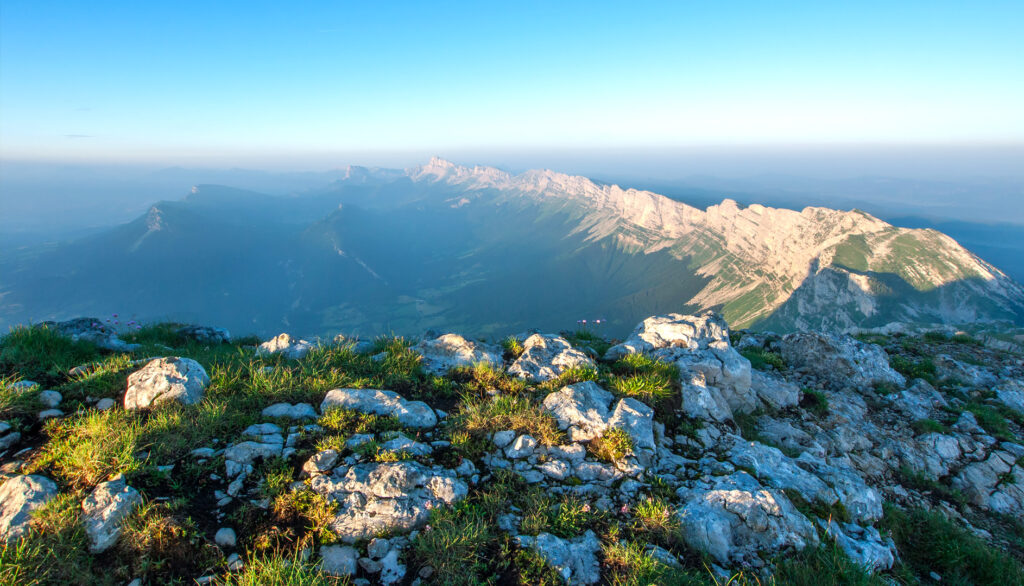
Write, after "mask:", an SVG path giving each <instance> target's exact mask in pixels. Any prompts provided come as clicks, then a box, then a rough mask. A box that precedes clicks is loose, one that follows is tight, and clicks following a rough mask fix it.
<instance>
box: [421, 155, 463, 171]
mask: <svg viewBox="0 0 1024 586" xmlns="http://www.w3.org/2000/svg"><path fill="white" fill-rule="evenodd" d="M457 166H458V165H456V164H455V163H453V162H451V161H449V160H448V159H442V158H441V157H438V156H437V155H435V156H433V157H430V162H429V163H427V164H426V165H424V167H428V168H435V169H454V168H455V167H457Z"/></svg>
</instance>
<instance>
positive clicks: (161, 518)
mask: <svg viewBox="0 0 1024 586" xmlns="http://www.w3.org/2000/svg"><path fill="white" fill-rule="evenodd" d="M83 497H84V494H83V493H65V494H61V495H59V496H57V497H56V498H54V499H53V500H51V501H50V502H49V503H47V504H46V506H44V507H43V508H42V509H40V510H39V511H37V512H36V514H35V515H34V519H33V522H32V530H31V531H30V533H29V534H28V535H27V536H26V537H24V538H23V539H21V540H20V541H19V542H17V543H8V544H6V545H3V546H0V583H3V584H19V585H21V584H25V585H35V584H110V585H114V584H124V583H126V582H128V581H129V580H131V579H133V578H142V579H143V581H144V582H147V583H156V584H189V583H192V582H193V580H192V578H193V577H195V576H198V575H199V574H200V573H201V572H203V571H204V570H205V569H206V568H207V567H210V566H213V565H215V564H216V563H217V562H218V560H219V559H220V553H219V552H218V550H217V549H216V548H215V547H213V546H212V545H211V544H209V543H207V542H206V541H205V540H204V539H203V537H202V536H201V535H200V534H199V532H198V531H197V529H196V526H195V524H194V523H193V522H192V521H191V519H189V518H188V517H187V516H186V515H184V513H183V511H182V503H180V502H172V503H169V504H166V505H163V504H153V503H146V504H143V505H142V506H141V507H139V508H138V509H136V511H135V512H134V513H133V514H132V515H131V516H129V517H128V518H127V519H126V520H125V523H124V527H123V530H122V531H123V532H122V534H121V537H120V539H119V540H118V542H117V544H116V545H115V546H114V547H113V548H112V549H110V550H108V552H106V553H105V554H103V557H102V558H97V557H94V556H91V555H89V554H88V538H87V537H86V535H85V531H84V529H83V528H82V520H81V500H82V498H83Z"/></svg>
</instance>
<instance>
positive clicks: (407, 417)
mask: <svg viewBox="0 0 1024 586" xmlns="http://www.w3.org/2000/svg"><path fill="white" fill-rule="evenodd" d="M331 407H341V408H344V409H352V410H354V411H359V412H360V413H372V414H374V415H383V416H385V417H395V418H397V419H398V422H399V423H401V424H402V425H405V426H407V427H415V428H420V429H425V428H431V427H434V426H435V425H437V414H435V413H434V410H433V409H431V408H430V407H429V406H428V405H427V404H426V403H424V402H423V401H407V400H406V399H405V398H404V397H402V396H401V395H399V394H398V393H396V392H394V391H384V390H379V389H334V390H332V391H329V392H328V393H327V396H326V397H324V400H323V402H322V403H320V411H321V412H324V411H326V410H328V409H330V408H331Z"/></svg>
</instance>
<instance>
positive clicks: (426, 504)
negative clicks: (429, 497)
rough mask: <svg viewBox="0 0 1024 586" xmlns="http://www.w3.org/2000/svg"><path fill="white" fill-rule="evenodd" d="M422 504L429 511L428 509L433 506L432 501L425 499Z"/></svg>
mask: <svg viewBox="0 0 1024 586" xmlns="http://www.w3.org/2000/svg"><path fill="white" fill-rule="evenodd" d="M423 506H424V507H426V509H427V510H428V511H429V510H430V509H433V508H434V503H432V502H430V501H427V502H426V503H425V504H424V505H423Z"/></svg>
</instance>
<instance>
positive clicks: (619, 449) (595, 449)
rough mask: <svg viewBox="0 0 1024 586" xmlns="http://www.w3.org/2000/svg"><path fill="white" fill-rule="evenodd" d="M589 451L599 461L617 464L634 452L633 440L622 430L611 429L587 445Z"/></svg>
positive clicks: (617, 428)
mask: <svg viewBox="0 0 1024 586" xmlns="http://www.w3.org/2000/svg"><path fill="white" fill-rule="evenodd" d="M587 450H588V451H589V452H590V453H591V454H593V455H594V457H595V458H597V459H598V460H604V461H605V462H615V461H617V460H621V459H623V458H625V457H626V456H628V455H629V454H630V453H631V452H632V451H633V438H632V437H630V435H629V433H628V432H626V430H624V429H622V428H619V427H609V428H608V429H606V430H605V431H604V433H603V434H601V436H600V437H597V438H594V439H593V440H591V441H590V443H589V444H587Z"/></svg>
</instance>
